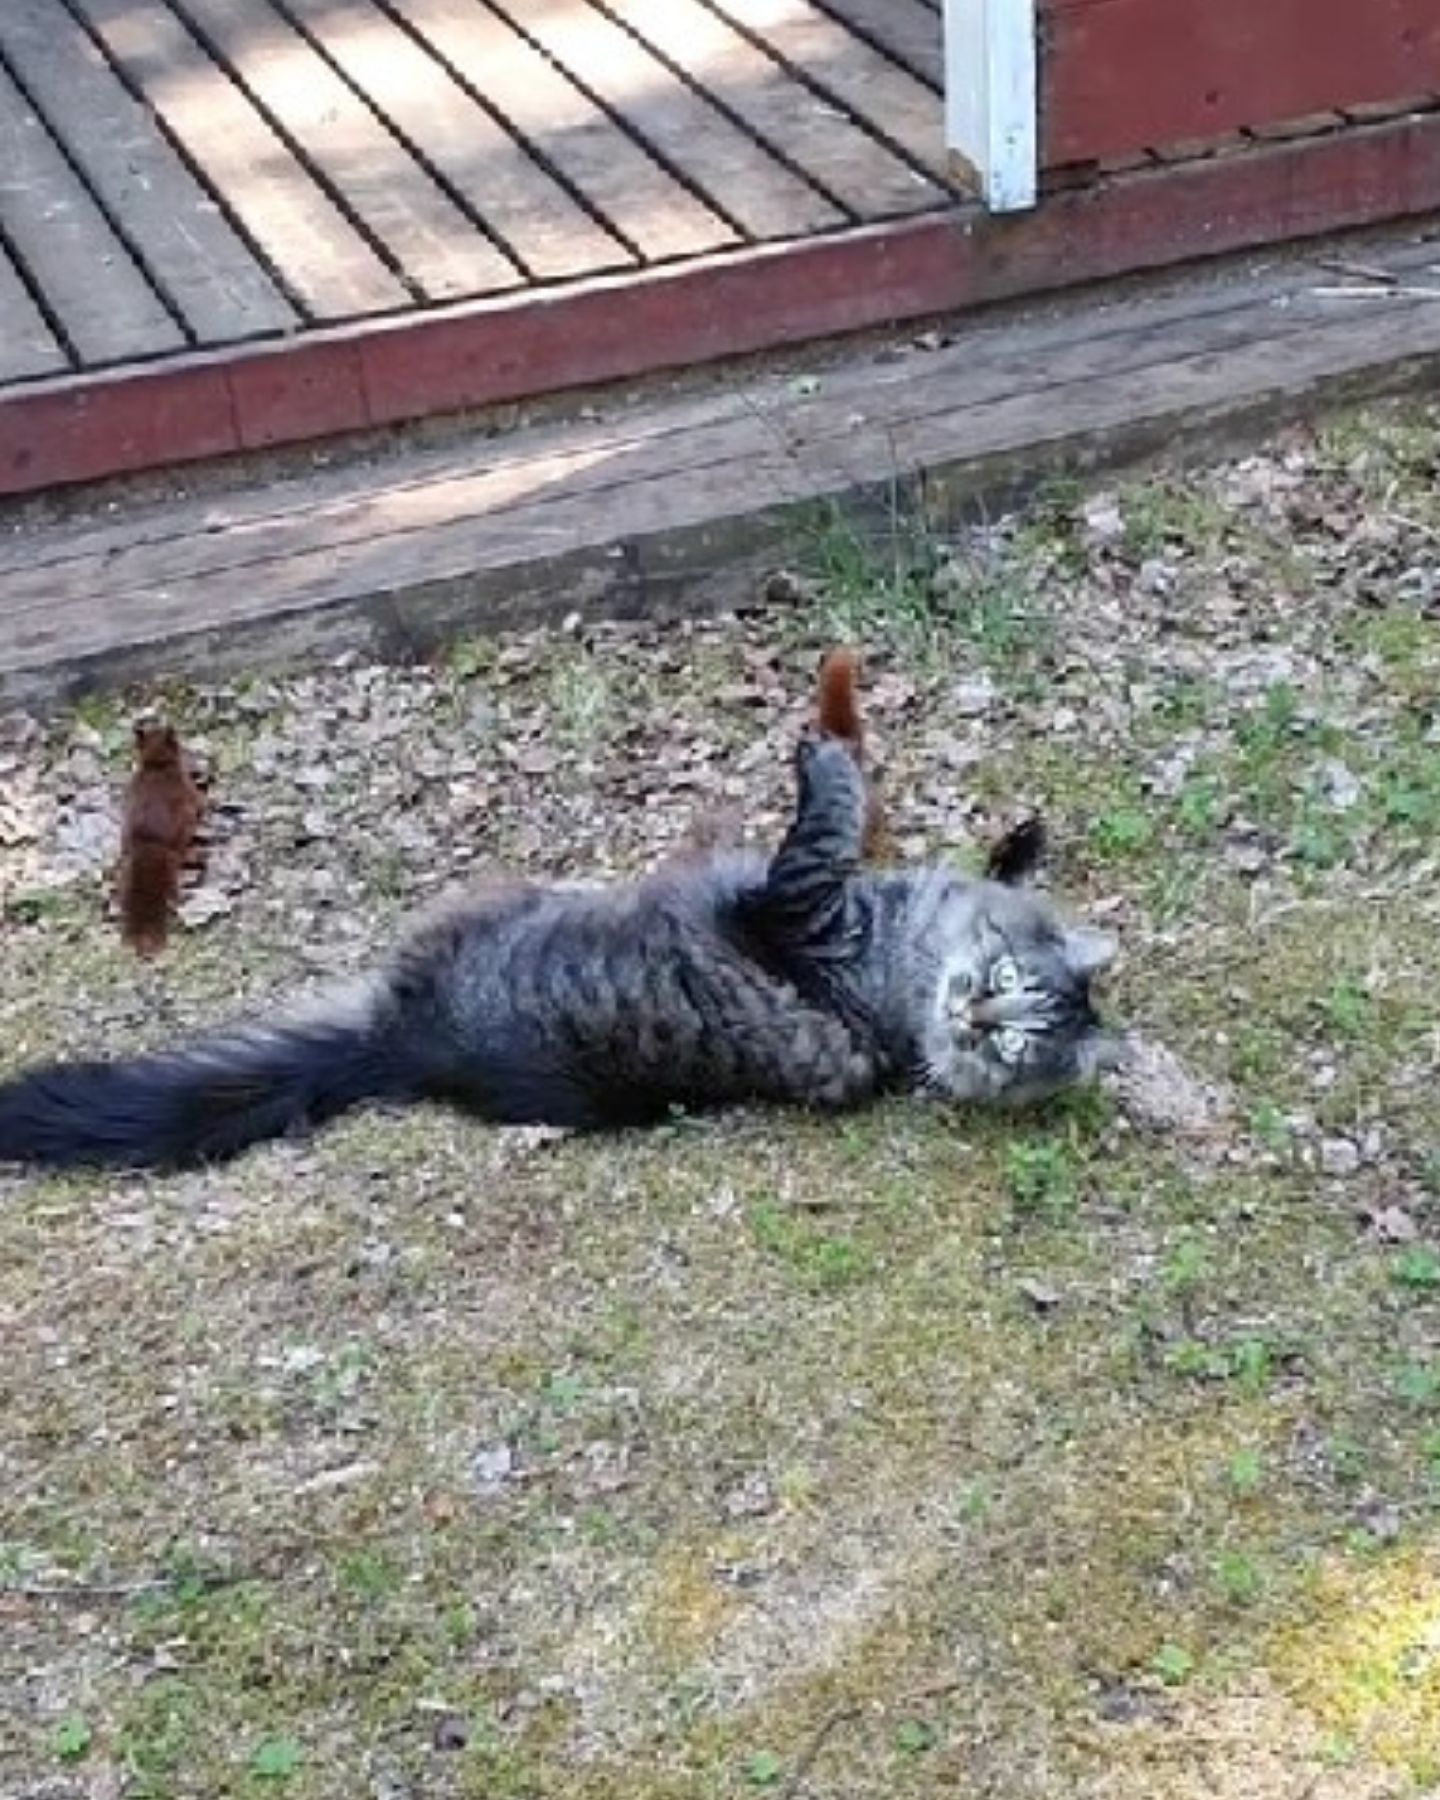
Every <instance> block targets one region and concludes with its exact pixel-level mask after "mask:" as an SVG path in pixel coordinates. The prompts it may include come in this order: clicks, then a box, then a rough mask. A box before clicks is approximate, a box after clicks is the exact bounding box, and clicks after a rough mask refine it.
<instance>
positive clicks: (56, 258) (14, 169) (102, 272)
mask: <svg viewBox="0 0 1440 1800" xmlns="http://www.w3.org/2000/svg"><path fill="white" fill-rule="evenodd" d="M0 229H3V231H4V233H5V236H6V237H7V238H8V240H9V242H10V243H11V244H12V245H13V246H14V248H15V253H16V254H17V255H18V256H20V257H21V258H22V259H23V260H24V263H25V267H26V268H27V269H28V270H29V271H30V275H31V278H32V280H34V281H35V282H37V283H38V284H39V286H40V287H41V288H42V289H43V290H44V292H45V293H46V294H48V295H50V296H51V303H52V305H53V306H54V308H55V315H56V317H57V318H58V319H59V320H60V323H61V326H62V328H63V329H64V331H65V333H66V335H67V336H68V338H69V340H70V342H71V343H72V344H73V345H74V347H75V351H76V353H77V355H79V356H80V357H81V358H82V359H83V360H84V361H85V362H87V363H104V362H121V361H123V360H125V359H126V358H130V357H145V356H153V355H155V354H157V353H158V352H160V351H162V350H175V349H179V348H180V346H181V345H183V344H184V342H185V334H184V333H183V332H182V331H181V329H180V327H179V326H178V325H177V324H176V323H175V321H174V320H173V319H172V318H171V317H170V314H169V313H168V312H167V311H166V310H165V307H164V305H163V304H162V302H161V300H160V297H159V296H158V295H157V294H156V292H155V290H154V288H152V287H151V286H150V284H149V282H148V281H146V279H145V277H144V275H143V273H142V272H141V271H140V269H139V268H137V266H136V265H135V263H134V261H133V260H132V259H131V256H130V253H129V252H128V251H127V250H126V248H125V246H124V244H123V243H121V241H120V239H119V238H118V237H117V236H116V235H115V233H114V231H112V230H111V228H110V224H109V222H108V221H107V219H106V218H105V215H104V214H103V213H102V212H101V211H100V209H99V207H98V206H96V204H95V202H94V201H93V200H92V199H91V198H90V195H89V194H88V193H87V192H86V190H85V188H84V187H83V186H82V184H81V183H80V181H79V180H78V179H77V178H76V176H75V173H74V171H73V170H72V169H71V168H70V167H69V165H68V164H67V163H66V161H65V158H64V157H63V156H62V155H61V154H60V152H59V151H58V150H57V149H56V147H55V145H54V143H53V142H52V140H51V138H50V134H49V133H48V132H47V131H46V129H45V126H44V123H43V121H42V120H41V118H40V116H39V114H38V113H37V112H36V111H35V110H34V108H33V107H32V106H30V105H29V103H28V102H27V101H26V99H25V97H24V95H23V94H22V93H21V92H20V90H19V88H17V87H16V86H15V84H14V83H13V82H12V81H11V80H10V78H9V76H8V75H7V74H6V73H5V71H4V69H3V68H0Z"/></svg>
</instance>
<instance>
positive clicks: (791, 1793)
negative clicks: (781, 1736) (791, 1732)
mask: <svg viewBox="0 0 1440 1800" xmlns="http://www.w3.org/2000/svg"><path fill="white" fill-rule="evenodd" d="M964 1685H965V1684H964V1682H962V1681H936V1682H932V1683H931V1684H930V1685H929V1686H928V1687H921V1688H912V1689H911V1691H910V1692H909V1693H908V1694H899V1695H897V1696H895V1697H894V1698H893V1699H889V1700H873V1701H871V1703H870V1705H869V1707H868V1708H867V1707H865V1706H863V1705H861V1704H859V1703H858V1702H852V1703H851V1704H850V1705H849V1706H837V1707H836V1708H835V1710H834V1712H832V1713H830V1714H828V1715H827V1716H826V1717H825V1718H823V1719H822V1720H821V1721H820V1723H819V1725H818V1726H817V1727H816V1730H815V1734H814V1736H813V1737H812V1738H811V1739H810V1742H809V1743H808V1744H807V1745H806V1746H805V1749H804V1750H803V1751H802V1753H801V1755H800V1757H799V1760H798V1761H797V1762H796V1764H795V1767H794V1768H793V1769H792V1770H791V1771H790V1779H789V1780H788V1781H787V1782H786V1783H785V1786H784V1787H783V1788H782V1789H781V1790H780V1795H781V1800H795V1797H796V1796H797V1795H798V1794H799V1792H800V1790H801V1789H802V1788H803V1787H804V1785H805V1783H806V1781H807V1780H808V1779H809V1776H810V1771H811V1770H812V1769H813V1768H814V1767H815V1764H816V1762H817V1760H818V1759H819V1756H820V1752H821V1751H822V1750H823V1749H824V1748H825V1746H826V1744H828V1743H829V1742H830V1739H831V1738H832V1737H834V1735H835V1733H836V1732H837V1731H838V1730H839V1729H840V1727H841V1726H842V1725H853V1724H854V1722H855V1720H856V1719H859V1718H863V1717H864V1715H865V1713H866V1712H867V1711H870V1712H875V1713H880V1714H891V1715H893V1714H895V1713H900V1712H904V1713H911V1712H915V1711H916V1710H917V1709H918V1708H919V1707H921V1706H924V1705H925V1704H926V1702H927V1701H930V1700H943V1699H945V1698H946V1697H947V1696H948V1695H950V1694H957V1693H959V1691H960V1689H961V1688H962V1687H963V1686H964Z"/></svg>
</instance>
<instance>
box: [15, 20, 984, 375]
mask: <svg viewBox="0 0 1440 1800" xmlns="http://www.w3.org/2000/svg"><path fill="white" fill-rule="evenodd" d="M847 17H848V18H850V19H852V20H853V21H854V22H855V24H856V25H857V26H858V27H859V28H860V29H861V31H863V35H860V34H858V33H857V31H853V30H851V29H849V28H848V27H847V25H846V23H845V22H844V21H845V19H846V18H847ZM939 58H940V15H939V13H938V11H936V10H935V6H934V5H932V4H929V3H927V0H840V3H839V4H837V5H835V6H834V7H833V9H831V8H829V7H822V6H820V5H812V4H808V3H806V4H795V3H793V0H660V3H657V0H595V3H593V4H592V3H590V0H5V3H4V5H3V6H0V384H17V383H24V382H26V381H34V380H36V379H44V378H47V377H53V376H55V375H57V374H60V373H72V374H73V373H82V372H94V371H99V370H106V369H114V368H117V367H121V366H127V365H133V364H137V363H141V362H145V361H152V360H155V359H158V358H163V357H168V356H171V355H174V354H175V353H176V352H180V351H187V350H188V351H193V350H204V349H217V348H221V347H225V346H232V345H237V344H246V343H256V342H263V341H265V340H271V339H281V338H285V337H288V336H291V335H294V334H301V333H305V332H307V331H311V330H314V329H316V328H317V327H323V326H327V325H335V324H337V323H340V322H348V321H355V320H363V319H376V318H381V317H389V316H395V315H398V314H403V313H406V312H409V311H414V310H417V309H423V308H444V307H447V306H451V305H454V304H456V303H458V302H463V301H471V300H477V299H483V298H487V297H495V296H502V295H514V294H516V293H518V292H521V291H525V290H547V291H548V290H552V289H555V288H558V287H563V286H564V285H565V284H567V283H573V282H577V281H581V280H585V279H589V278H594V277H597V276H604V275H627V274H628V275H633V274H636V273H639V272H642V271H647V270H653V269H657V268H661V267H665V266H668V265H673V264H676V263H679V262H683V261H685V260H686V259H689V258H695V257H700V256H706V255H712V254H715V253H717V252H718V253H724V252H727V251H733V250H738V249H742V248H744V247H748V246H754V245H758V244H767V243H775V242H783V241H792V240H795V239H798V238H805V237H810V236H813V235H816V234H822V233H833V232H837V231H843V230H845V229H846V228H847V227H854V226H856V225H862V224H873V223H875V222H878V221H881V220H887V219H900V218H908V217H911V216H913V215H914V214H917V213H922V212H926V211H934V210H937V209H940V208H943V207H946V206H948V205H950V204H951V203H952V201H953V198H954V196H953V193H952V191H951V189H950V187H949V185H948V183H947V178H946V174H945V155H944V146H943V141H942V128H941V127H942V120H941V103H940V98H939V87H938V82H939V74H938V64H939Z"/></svg>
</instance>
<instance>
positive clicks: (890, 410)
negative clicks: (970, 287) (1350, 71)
mask: <svg viewBox="0 0 1440 1800" xmlns="http://www.w3.org/2000/svg"><path fill="white" fill-rule="evenodd" d="M1422 254H1424V252H1423V250H1422V248H1421V247H1419V246H1416V245H1415V244H1413V243H1409V244H1406V245H1404V246H1403V247H1402V249H1401V250H1400V252H1399V256H1400V258H1401V259H1402V260H1400V261H1399V262H1398V263H1397V267H1405V268H1408V267H1414V266H1415V259H1416V258H1417V257H1419V256H1420V255H1422ZM1379 259H1380V252H1378V251H1375V250H1373V249H1372V250H1369V251H1367V261H1370V262H1375V261H1377V260H1379ZM1277 280H1278V281H1280V282H1281V284H1282V289H1283V297H1284V299H1285V300H1286V302H1287V303H1286V304H1277V292H1276V282H1275V281H1271V282H1262V283H1256V282H1255V281H1254V280H1253V279H1252V278H1251V277H1250V276H1249V275H1248V273H1247V272H1245V271H1240V272H1238V273H1236V274H1235V275H1234V276H1233V277H1232V283H1231V285H1230V287H1229V288H1228V289H1227V288H1226V287H1225V286H1223V285H1221V284H1217V283H1215V282H1213V281H1212V282H1206V283H1204V284H1202V286H1201V287H1200V288H1199V289H1197V290H1196V291H1195V293H1194V294H1193V295H1192V297H1191V298H1192V303H1191V305H1190V307H1189V308H1188V309H1187V306H1186V302H1185V297H1184V295H1183V293H1181V294H1179V295H1177V296H1176V297H1175V298H1172V299H1171V300H1170V301H1168V302H1167V303H1166V305H1165V306H1164V307H1163V308H1159V309H1157V310H1156V312H1155V313H1154V314H1148V313H1147V309H1146V307H1145V306H1144V305H1143V304H1142V303H1128V304H1123V305H1122V306H1121V307H1120V308H1119V309H1114V308H1110V307H1107V306H1106V305H1105V303H1104V296H1089V297H1087V298H1086V300H1085V301H1084V302H1083V303H1079V304H1077V305H1075V306H1073V307H1071V308H1070V309H1068V310H1067V311H1066V312H1065V313H1064V314H1063V315H1062V316H1061V317H1060V318H1059V319H1054V318H1050V319H1040V320H1036V321H1031V322H1026V321H1023V320H1022V321H1017V322H1015V323H1013V324H1012V325H1011V326H1010V327H1009V329H1005V328H1004V327H1002V326H1000V325H996V326H993V327H991V328H989V329H988V330H986V331H984V332H978V333H975V334H973V335H969V336H966V337H965V338H963V339H962V340H961V341H959V342H957V343H955V344H953V345H951V346H950V347H948V348H944V349H939V350H931V351H913V352H911V354H910V355H909V356H908V357H907V358H906V359H905V360H903V361H902V362H899V363H894V362H882V363H879V364H877V363H876V362H875V361H874V360H873V359H872V358H866V359H863V360H857V361H856V362H855V363H853V364H847V365H844V366H842V367H839V368H836V369H834V370H831V371H829V372H827V373H826V374H825V376H824V377H823V379H822V380H820V381H819V383H818V385H817V386H816V388H815V389H814V390H813V391H810V390H809V389H807V391H806V392H804V393H797V392H796V391H795V390H794V388H793V387H792V386H789V385H787V384H783V383H779V382H776V381H774V380H771V381H769V382H768V383H767V382H765V381H764V380H761V381H759V382H757V383H756V384H755V385H754V386H753V387H751V388H750V389H747V390H744V391H740V392H731V393H724V392H722V393H718V394H714V395H708V396H702V397H698V398H696V397H690V398H687V399H684V400H682V401H679V402H675V403H671V404H654V405H651V406H649V407H647V408H644V409H635V410H634V411H633V412H624V413H621V414H620V415H618V416H617V418H616V419H615V420H614V421H612V422H606V421H603V420H602V421H600V422H598V423H580V424H575V425H570V426H547V427H543V428H536V429H534V430H532V431H528V432H522V433H517V434H516V435H515V436H513V437H511V438H509V439H506V440H502V441H500V442H487V443H486V444H485V445H483V446H482V447H480V448H478V449H477V450H476V451H475V452H474V453H473V455H472V456H471V457H470V458H469V459H468V460H467V459H466V458H464V457H461V456H457V454H456V453H454V452H450V453H448V455H447V457H446V458H445V459H444V462H443V466H437V464H436V462H435V459H434V457H433V455H432V457H430V458H429V459H424V458H422V459H420V466H419V467H418V468H417V467H416V466H415V465H414V464H412V463H409V462H407V461H404V460H402V461H400V462H397V463H394V464H390V465H382V466H381V467H378V468H374V469H372V470H370V471H357V470H353V469H352V470H344V471H336V472H335V474H334V475H333V476H325V475H322V476H319V477H314V478H311V479H309V480H307V481H306V482H305V483H304V484H303V486H302V487H301V488H299V489H298V490H297V491H296V492H295V493H294V494H293V495H292V496H291V500H290V503H289V504H287V503H286V502H285V500H284V499H283V498H282V497H281V496H280V495H278V494H277V493H276V492H275V491H274V490H273V489H272V490H269V491H267V492H265V493H263V494H260V495H257V496H255V497H254V498H252V499H250V500H238V501H236V502H235V503H234V505H233V508H232V511H233V517H232V518H231V519H230V520H229V521H228V522H227V521H226V519H225V517H224V516H223V515H224V511H225V508H224V507H223V506H222V507H221V508H220V509H219V513H220V516H219V517H217V509H216V506H215V504H214V503H209V504H208V505H206V504H202V503H199V502H188V503H181V504H180V505H179V506H178V507H177V508H176V509H174V510H173V511H172V512H171V513H170V515H169V518H168V521H167V516H166V513H165V512H164V511H161V512H157V513H156V514H155V515H153V516H152V517H151V519H150V520H149V521H148V522H144V524H145V528H144V530H143V531H140V530H137V527H138V526H139V525H140V524H141V522H140V521H136V520H129V521H124V522H122V523H121V524H119V525H117V526H116V527H114V528H113V531H110V532H108V533H107V530H106V529H105V528H96V529H94V530H91V531H89V532H87V533H84V534H82V540H83V541H82V542H80V543H77V542H74V541H67V538H66V535H65V533H64V530H63V528H57V529H56V530H55V531H54V532H51V533H41V534H38V535H36V536H33V537H30V538H28V539H25V540H21V541H17V542H15V543H12V544H10V545H7V546H6V547H5V548H4V549H3V550H0V697H8V698H10V699H21V700H30V701H36V700H40V699H43V698H45V697H47V696H52V697H53V696H54V695H55V694H56V693H59V692H64V691H66V690H67V689H73V688H74V687H76V686H78V685H84V684H85V683H88V682H93V681H94V680H96V679H100V678H103V679H105V680H110V681H113V680H116V679H120V678H123V677H125V676H126V675H130V674H134V673H136V672H137V671H141V670H143V671H146V672H150V673H155V672H159V671H161V670H166V671H181V672H183V671H185V670H191V671H197V670H203V671H204V672H205V673H208V674H214V673H215V672H216V671H217V670H221V669H225V668H240V667H247V668H253V667H255V666H259V665H261V664H263V663H265V662H273V661H274V660H276V659H283V658H285V657H287V656H289V655H292V654H294V653H295V651H296V649H297V646H303V647H304V648H305V649H306V650H307V651H311V650H321V651H330V652H332V653H333V652H334V651H336V650H339V649H343V648H362V649H368V650H372V651H379V652H382V653H389V652H398V651H403V650H407V649H408V650H414V649H416V648H423V647H424V646H425V645H427V644H429V643H432V642H434V641H435V640H436V639H437V637H439V636H442V635H443V634H444V633H445V632H447V631H450V630H454V629H459V628H467V629H490V628H494V627H495V626H497V625H501V624H505V623H509V622H517V621H521V620H527V619H531V618H533V617H536V616H542V615H546V614H553V613H554V612H556V611H559V610H571V609H573V608H576V607H579V608H580V609H581V610H582V611H583V610H586V609H588V608H595V609H599V610H615V609H630V610H634V609H637V608H640V609H643V608H647V607H659V606H668V605H671V604H674V603H693V602H694V600H695V596H696V594H697V592H699V593H702V594H703V595H705V596H707V597H714V596H715V595H716V594H717V593H722V594H723V596H724V598H725V599H726V600H727V601H728V602H729V603H733V602H734V601H735V600H736V599H738V598H740V597H741V588H740V587H739V586H737V585H736V583H737V581H738V580H739V577H738V576H737V575H736V573H735V571H736V569H737V568H738V567H739V566H740V565H741V564H742V563H743V561H744V559H745V558H746V557H747V556H749V555H753V554H757V553H767V552H770V553H773V551H774V548H775V546H776V545H777V543H779V542H780V534H781V533H782V532H783V531H784V530H785V529H786V528H787V524H788V515H789V514H790V513H791V512H792V510H793V509H794V508H795V507H796V506H797V505H801V504H804V503H809V502H813V501H814V500H816V499H818V498H821V497H829V496H837V495H845V494H857V493H866V492H872V493H873V492H874V491H876V490H877V489H880V488H885V487H887V486H889V485H891V484H898V486H899V488H900V489H901V490H902V491H904V490H905V489H906V487H907V484H909V483H910V482H911V481H912V480H913V479H914V478H916V477H918V476H922V475H923V477H924V481H925V490H926V492H927V494H928V495H929V497H930V499H931V501H932V502H934V501H936V499H937V497H940V498H941V499H945V500H947V501H949V502H953V501H955V500H956V499H957V497H964V496H967V495H973V494H975V493H977V492H980V493H985V492H989V493H991V494H994V493H996V492H997V491H1003V490H1006V489H1008V488H1011V487H1013V485H1014V483H1015V482H1016V481H1017V479H1019V480H1022V481H1027V482H1028V481H1033V480H1034V479H1036V478H1037V477H1038V476H1039V474H1040V473H1042V472H1043V471H1044V470H1045V469H1047V468H1055V467H1057V466H1061V465H1064V464H1072V465H1073V464H1074V463H1076V462H1079V463H1082V464H1085V465H1091V464H1093V463H1095V462H1096V461H1103V460H1106V459H1116V458H1120V457H1123V456H1126V455H1133V454H1135V453H1136V452H1138V451H1152V450H1156V449H1161V448H1164V447H1165V446H1167V445H1169V444H1170V443H1172V442H1173V441H1174V440H1175V438H1176V436H1177V434H1183V433H1185V432H1187V431H1191V432H1194V431H1205V432H1213V431H1214V430H1215V429H1216V428H1217V426H1219V425H1223V424H1225V423H1226V422H1229V423H1231V424H1234V423H1236V422H1238V421H1249V422H1253V421H1255V420H1256V419H1259V418H1266V419H1269V418H1274V417H1276V416H1277V415H1282V414H1289V413H1293V412H1294V411H1295V410H1297V409H1301V408H1303V407H1304V406H1305V405H1307V404H1309V403H1311V402H1313V401H1314V400H1315V399H1316V397H1317V396H1322V395H1326V394H1334V393H1338V392H1353V391H1357V390H1359V389H1369V390H1375V389H1381V388H1395V387H1402V386H1405V387H1411V388H1413V387H1414V386H1415V385H1416V383H1417V381H1418V380H1419V379H1421V378H1422V377H1425V376H1429V375H1434V374H1435V373H1436V372H1437V371H1440V306H1436V305H1435V304H1434V303H1433V302H1431V301H1429V300H1428V299H1426V298H1406V297H1404V294H1403V289H1402V293H1401V297H1397V298H1392V299H1389V300H1385V301H1380V302H1376V303H1375V304H1376V305H1379V306H1381V307H1383V309H1384V326H1383V329H1377V325H1376V320H1375V316H1374V308H1373V306H1370V307H1366V308H1365V309H1364V310H1363V311H1361V310H1358V309H1357V308H1356V307H1354V306H1353V305H1346V304H1344V303H1343V302H1339V301H1336V300H1333V299H1327V298H1326V297H1325V296H1324V294H1323V292H1321V293H1317V292H1316V291H1315V290H1316V288H1317V285H1320V284H1317V281H1316V277H1315V272H1314V270H1313V269H1307V268H1305V267H1303V266H1299V267H1292V269H1291V270H1290V271H1289V275H1288V286H1287V285H1284V284H1285V277H1283V276H1281V277H1277ZM332 484H333V487H334V493H333V495H332V493H331V491H330V490H331V487H332ZM557 547H558V548H557ZM77 550H78V551H79V554H74V553H73V552H75V551H77ZM57 552H58V553H57ZM727 581H728V583H729V584H730V585H729V586H728V589H727V587H726V583H727ZM717 582H718V583H719V586H718V588H717V585H716V584H717Z"/></svg>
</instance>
